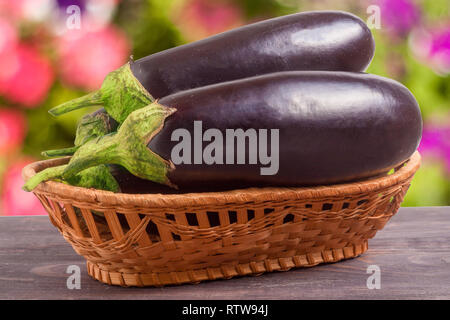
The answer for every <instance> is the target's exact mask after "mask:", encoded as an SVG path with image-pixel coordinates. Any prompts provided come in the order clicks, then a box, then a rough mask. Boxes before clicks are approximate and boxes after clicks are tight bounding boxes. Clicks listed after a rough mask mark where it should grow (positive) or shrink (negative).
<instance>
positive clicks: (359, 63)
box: [50, 11, 375, 123]
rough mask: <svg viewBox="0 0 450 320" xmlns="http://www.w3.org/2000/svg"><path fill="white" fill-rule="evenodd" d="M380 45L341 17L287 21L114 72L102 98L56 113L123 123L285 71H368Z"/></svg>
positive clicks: (357, 23) (352, 19)
mask: <svg viewBox="0 0 450 320" xmlns="http://www.w3.org/2000/svg"><path fill="white" fill-rule="evenodd" d="M374 47H375V45H374V39H373V37H372V34H371V32H370V30H369V29H368V27H367V26H366V24H365V23H364V22H363V21H362V20H361V19H360V18H358V17H356V16H354V15H352V14H350V13H346V12H340V11H316V12H304V13H297V14H291V15H286V16H283V17H278V18H274V19H269V20H265V21H261V22H257V23H254V24H250V25H246V26H243V27H240V28H237V29H234V30H231V31H227V32H224V33H221V34H218V35H215V36H212V37H209V38H206V39H203V40H200V41H196V42H193V43H189V44H186V45H182V46H179V47H175V48H172V49H169V50H166V51H162V52H159V53H155V54H152V55H150V56H147V57H145V58H142V59H139V60H137V61H130V62H129V63H127V64H125V65H124V66H122V67H121V68H119V69H117V70H115V71H113V72H111V73H110V74H109V75H107V77H106V78H105V80H104V82H103V85H102V86H101V88H100V89H99V90H98V91H95V92H92V93H90V94H88V95H86V96H84V97H81V98H78V99H75V100H72V101H69V102H66V103H64V104H62V105H60V106H57V107H55V108H53V109H51V110H50V113H51V114H52V115H55V116H58V115H61V114H64V113H66V112H69V111H72V110H75V109H79V108H83V107H87V106H91V105H102V106H104V108H105V109H106V111H107V113H108V114H109V115H110V116H111V117H112V118H113V119H115V120H116V121H118V122H119V123H122V122H123V121H124V120H125V119H126V118H127V116H128V115H129V114H130V113H131V112H133V111H134V110H137V109H139V108H142V107H145V106H147V105H149V104H150V103H152V102H154V101H155V99H158V98H162V97H164V96H167V95H170V94H173V93H176V92H179V91H183V90H188V89H193V88H197V87H202V86H206V85H211V84H215V83H221V82H225V81H231V80H237V79H243V78H247V77H252V76H257V75H263V74H269V73H273V72H280V71H297V70H330V71H350V72H358V71H364V70H365V69H366V68H367V66H368V65H369V63H370V61H371V60H372V57H373V54H374Z"/></svg>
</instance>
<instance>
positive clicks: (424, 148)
mask: <svg viewBox="0 0 450 320" xmlns="http://www.w3.org/2000/svg"><path fill="white" fill-rule="evenodd" d="M419 151H420V152H421V153H422V155H424V156H430V157H433V158H435V159H439V160H441V161H444V163H445V165H446V168H447V172H448V173H450V126H444V125H431V124H428V125H426V126H425V127H424V129H423V133H422V140H421V142H420V146H419Z"/></svg>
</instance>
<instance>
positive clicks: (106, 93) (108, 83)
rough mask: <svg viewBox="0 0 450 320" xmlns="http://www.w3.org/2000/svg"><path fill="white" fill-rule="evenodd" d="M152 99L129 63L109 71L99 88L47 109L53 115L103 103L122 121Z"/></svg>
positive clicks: (116, 118)
mask: <svg viewBox="0 0 450 320" xmlns="http://www.w3.org/2000/svg"><path fill="white" fill-rule="evenodd" d="M153 101H154V99H153V97H152V96H151V95H150V93H149V92H148V91H147V90H146V89H145V88H144V87H143V86H142V84H141V83H140V82H139V81H138V80H137V79H136V77H135V76H134V75H133V72H132V71H131V68H130V63H127V64H125V65H124V66H122V67H120V68H119V69H117V70H115V71H112V72H110V73H109V74H108V75H107V76H106V78H105V80H104V81H103V84H102V87H101V88H100V90H98V91H95V92H92V93H89V94H87V95H85V96H83V97H80V98H77V99H74V100H71V101H68V102H66V103H63V104H61V105H59V106H57V107H55V108H53V109H51V110H50V111H49V113H50V114H52V115H54V116H59V115H62V114H65V113H67V112H70V111H73V110H76V109H80V108H84V107H88V106H94V105H103V106H104V108H105V110H106V111H107V112H108V114H109V115H110V116H111V117H112V118H113V119H115V120H116V121H117V122H119V123H122V122H123V121H125V119H126V118H127V116H128V115H129V114H130V113H132V112H133V111H135V110H137V109H140V108H143V107H145V106H147V105H149V104H150V103H152V102H153Z"/></svg>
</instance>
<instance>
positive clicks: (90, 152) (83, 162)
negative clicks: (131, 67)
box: [24, 102, 176, 190]
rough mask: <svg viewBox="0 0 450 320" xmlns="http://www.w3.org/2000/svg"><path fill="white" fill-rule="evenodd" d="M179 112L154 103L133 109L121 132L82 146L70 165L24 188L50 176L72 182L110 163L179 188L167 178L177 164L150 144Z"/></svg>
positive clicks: (46, 172)
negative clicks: (155, 151)
mask: <svg viewBox="0 0 450 320" xmlns="http://www.w3.org/2000/svg"><path fill="white" fill-rule="evenodd" d="M175 111H176V110H175V109H173V108H167V107H165V106H163V105H160V104H158V103H156V102H154V103H152V104H150V105H148V106H146V107H144V108H141V109H139V110H136V111H134V112H132V113H131V114H130V115H129V116H128V117H127V119H126V120H125V121H124V122H123V123H122V125H121V126H120V127H119V129H118V131H117V132H114V133H110V134H107V135H104V136H99V137H97V138H95V139H91V140H89V141H87V142H85V143H84V144H83V145H80V146H79V148H78V149H77V151H76V152H75V153H74V155H73V156H72V158H71V160H70V161H69V163H68V164H67V165H65V166H61V167H55V168H49V169H46V170H44V171H42V172H39V173H38V174H37V175H36V176H34V177H32V178H31V179H30V180H29V181H27V183H26V185H25V188H24V189H25V190H32V189H33V188H34V187H36V186H37V185H38V184H39V183H40V182H42V181H46V180H50V179H62V180H63V181H66V182H69V183H70V182H71V181H74V179H76V176H77V175H79V174H81V173H84V172H85V171H86V169H88V168H92V167H94V168H95V167H97V166H101V165H106V164H117V165H121V166H123V167H124V168H126V169H127V170H128V171H129V172H130V173H131V174H133V175H135V176H137V177H140V178H143V179H147V180H151V181H154V182H157V183H160V184H165V185H168V186H171V187H175V188H176V186H175V185H173V184H172V183H171V182H170V180H169V179H168V177H167V174H168V173H169V172H170V171H171V170H173V169H174V166H173V164H172V163H171V162H170V161H167V160H164V159H163V158H161V157H160V156H159V155H157V154H155V153H154V152H153V151H151V150H150V149H149V148H148V147H147V144H148V142H149V141H150V140H151V139H152V137H153V136H154V135H155V134H157V133H158V132H159V131H160V130H161V129H162V127H163V125H164V121H165V119H166V118H167V117H168V116H170V115H171V114H173V113H174V112H175ZM108 172H109V171H108Z"/></svg>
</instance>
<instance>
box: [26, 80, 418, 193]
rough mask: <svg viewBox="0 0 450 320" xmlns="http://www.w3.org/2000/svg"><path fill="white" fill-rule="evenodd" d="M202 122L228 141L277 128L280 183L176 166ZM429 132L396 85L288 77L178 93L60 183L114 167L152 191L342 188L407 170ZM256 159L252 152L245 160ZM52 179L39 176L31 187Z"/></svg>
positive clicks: (93, 151) (101, 144)
mask: <svg viewBox="0 0 450 320" xmlns="http://www.w3.org/2000/svg"><path fill="white" fill-rule="evenodd" d="M198 120H201V121H202V126H203V129H204V130H208V129H215V130H218V131H220V132H222V133H225V132H226V130H227V129H236V128H240V129H242V130H244V131H246V130H248V129H255V130H259V129H271V128H276V129H279V170H278V172H277V174H275V175H261V174H260V166H259V165H258V164H257V165H255V164H251V163H248V162H246V163H245V164H236V163H234V164H231V165H226V164H220V163H212V164H209V163H198V164H192V163H190V164H187V163H181V164H177V165H174V164H173V163H172V161H171V153H172V150H173V148H174V147H175V146H176V145H177V144H178V143H179V141H174V140H172V139H171V137H172V133H173V132H174V131H175V130H177V129H180V128H183V129H185V130H187V132H189V133H190V134H191V136H192V137H194V136H195V134H196V132H195V126H194V124H195V121H198ZM421 133H422V118H421V114H420V109H419V106H418V104H417V102H416V100H415V98H414V96H413V95H412V94H411V92H410V91H409V90H408V89H407V88H406V87H405V86H403V85H402V84H400V83H398V82H396V81H394V80H390V79H387V78H383V77H379V76H375V75H370V74H364V73H350V72H330V71H292V72H280V73H273V74H269V75H263V76H257V77H252V78H247V79H241V80H235V81H230V82H225V83H220V84H215V85H210V86H206V87H201V88H196V89H192V90H187V91H183V92H179V93H176V94H173V95H170V96H167V97H164V98H162V99H160V100H159V101H158V102H157V103H156V102H155V103H152V104H150V105H149V106H147V107H144V108H141V109H139V110H136V111H134V112H132V113H131V114H130V116H129V117H127V119H126V120H125V121H124V123H123V124H122V126H120V127H119V129H118V131H117V133H113V134H110V135H107V136H103V137H99V138H98V139H96V140H95V141H94V140H91V141H88V142H87V143H86V144H84V145H82V146H80V148H79V149H78V150H77V151H76V152H75V154H74V156H73V157H72V158H71V160H70V161H69V163H68V164H67V166H66V167H65V168H64V170H62V171H58V172H55V176H54V177H58V178H60V179H63V180H65V181H68V179H71V178H72V177H74V176H75V175H76V174H78V173H79V172H82V171H83V170H86V169H88V168H90V167H95V166H98V165H105V164H116V165H120V166H122V167H124V168H125V169H126V170H127V171H128V172H129V174H131V175H133V176H136V177H138V178H142V179H144V180H148V181H149V184H148V188H149V190H150V189H151V188H152V186H153V185H154V182H156V183H159V184H162V185H167V186H170V187H177V188H179V189H180V190H189V189H191V188H197V189H203V190H214V191H219V190H223V189H224V188H242V187H265V186H305V185H319V184H331V183H341V182H346V181H354V180H359V179H364V178H368V177H372V176H376V175H379V174H384V173H387V172H388V171H389V170H390V169H392V168H393V167H396V166H397V165H400V164H401V163H402V162H404V161H405V160H407V159H408V158H409V157H410V156H411V155H412V153H413V152H414V151H415V150H416V149H417V146H418V144H419V141H420V138H421ZM202 143H204V141H202ZM193 148H194V147H193ZM269 149H270V148H269ZM191 151H192V152H193V151H194V150H191ZM234 155H236V150H234ZM241 156H242V155H241ZM249 157H250V153H249V149H248V148H246V149H245V156H244V158H245V159H249ZM49 176H51V175H49V174H48V173H47V176H46V177H39V176H37V175H36V176H34V177H32V178H31V179H30V180H29V181H27V183H26V188H27V189H28V190H30V189H32V187H33V186H35V185H37V184H38V183H39V182H40V181H45V180H46V179H48V177H49ZM142 188H143V190H141V191H143V192H145V189H146V188H147V187H146V185H145V184H143V185H142Z"/></svg>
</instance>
